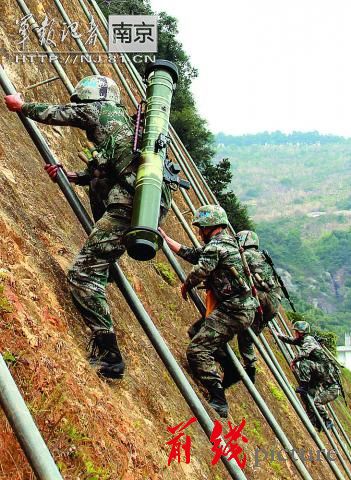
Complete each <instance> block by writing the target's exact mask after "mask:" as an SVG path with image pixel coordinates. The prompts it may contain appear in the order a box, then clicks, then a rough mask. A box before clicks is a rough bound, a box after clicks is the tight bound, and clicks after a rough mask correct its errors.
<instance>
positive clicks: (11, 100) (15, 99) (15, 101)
mask: <svg viewBox="0 0 351 480" xmlns="http://www.w3.org/2000/svg"><path fill="white" fill-rule="evenodd" d="M4 99H5V103H6V106H7V108H8V109H9V110H10V112H20V111H21V110H22V106H23V104H24V100H23V98H22V96H21V94H20V93H14V94H13V95H6V96H5V97H4Z"/></svg>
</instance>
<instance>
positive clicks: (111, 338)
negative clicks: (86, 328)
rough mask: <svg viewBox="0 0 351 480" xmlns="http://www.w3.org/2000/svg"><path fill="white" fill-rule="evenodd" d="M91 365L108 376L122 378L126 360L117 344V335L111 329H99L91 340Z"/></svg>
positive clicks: (100, 373) (101, 373) (104, 375)
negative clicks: (124, 360)
mask: <svg viewBox="0 0 351 480" xmlns="http://www.w3.org/2000/svg"><path fill="white" fill-rule="evenodd" d="M90 344H91V356H90V359H89V363H90V365H92V366H93V367H95V368H97V370H98V374H99V375H102V376H103V377H106V378H122V377H123V373H124V362H123V359H122V355H121V352H120V350H119V348H118V345H117V339H116V335H115V334H114V333H113V332H110V331H109V330H98V331H97V332H95V333H94V335H93V337H92V338H91V340H90Z"/></svg>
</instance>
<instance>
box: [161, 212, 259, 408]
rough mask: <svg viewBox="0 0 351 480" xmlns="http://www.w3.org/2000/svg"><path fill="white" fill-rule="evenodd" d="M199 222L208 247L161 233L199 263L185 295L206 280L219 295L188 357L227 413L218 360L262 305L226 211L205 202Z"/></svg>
mask: <svg viewBox="0 0 351 480" xmlns="http://www.w3.org/2000/svg"><path fill="white" fill-rule="evenodd" d="M193 225H195V226H197V227H198V228H199V234H200V236H201V239H202V240H203V241H204V243H205V245H204V247H202V248H188V247H186V246H184V245H181V244H180V243H178V242H176V241H174V240H173V239H171V238H170V237H168V236H167V235H166V234H165V233H164V232H163V231H161V234H162V235H163V236H164V238H165V240H166V242H167V243H168V245H169V246H170V248H171V249H172V250H173V251H174V252H175V253H177V254H178V255H179V256H180V257H182V258H183V259H184V260H187V261H188V262H190V263H192V264H193V265H194V267H193V269H192V270H191V271H190V273H189V274H188V276H187V278H186V280H185V282H184V284H183V285H182V288H181V291H182V295H183V298H185V299H186V294H187V292H188V291H189V290H190V289H192V288H194V287H196V286H197V285H199V284H200V283H202V282H204V283H205V286H206V288H207V289H211V291H212V292H213V294H214V297H215V299H216V305H215V308H214V310H213V311H212V313H210V314H209V315H207V316H206V318H205V319H204V321H203V322H202V323H201V326H200V328H199V330H198V332H197V333H196V334H195V336H194V337H193V338H192V340H191V343H190V344H189V347H188V349H187V358H188V362H189V365H190V367H191V369H192V371H193V372H194V374H195V376H196V377H197V378H198V379H199V380H200V381H201V383H202V384H203V385H204V386H205V387H206V389H207V390H208V392H209V394H210V399H209V404H210V405H211V407H212V408H213V409H214V410H216V411H217V412H218V414H219V415H220V416H222V417H227V415H228V404H227V401H226V398H225V394H224V389H223V385H222V382H221V377H220V375H219V374H218V372H217V369H216V366H215V360H218V361H219V362H220V363H221V359H222V357H223V349H224V347H225V345H226V343H227V342H229V341H230V340H231V339H232V338H233V337H234V335H235V334H237V333H239V332H240V331H242V330H244V329H246V328H248V327H249V326H250V325H251V323H252V322H253V319H254V316H255V310H256V308H257V306H258V304H257V301H256V300H255V299H254V298H253V297H252V296H251V291H250V288H249V287H248V286H247V284H246V281H245V273H244V270H243V266H242V263H241V259H240V254H239V250H238V246H237V242H236V241H235V239H234V238H233V237H230V236H229V235H228V234H227V233H226V231H225V228H226V227H227V226H228V218H227V214H226V212H225V211H224V210H223V209H222V208H221V207H219V206H217V205H205V206H203V207H200V208H199V209H198V210H197V211H196V212H195V217H194V220H193Z"/></svg>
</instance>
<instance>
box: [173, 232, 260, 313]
mask: <svg viewBox="0 0 351 480" xmlns="http://www.w3.org/2000/svg"><path fill="white" fill-rule="evenodd" d="M178 255H179V256H180V257H182V258H183V259H184V260H186V261H188V262H190V263H192V264H193V265H195V266H194V267H193V269H192V270H191V272H190V273H189V275H188V276H187V278H186V280H185V284H186V285H187V286H188V287H189V288H192V287H195V286H196V285H199V284H200V283H201V282H205V284H206V286H207V287H208V288H211V289H212V291H213V292H214V295H215V296H216V298H217V300H219V301H226V303H227V304H228V303H230V304H231V306H232V307H233V309H236V310H242V309H255V308H257V306H258V303H257V301H256V300H255V298H254V297H252V296H251V292H250V289H249V290H244V289H243V287H242V286H241V285H240V283H239V281H238V280H237V278H235V276H234V275H233V273H232V272H231V271H230V267H232V266H234V267H235V269H236V270H237V272H238V273H239V275H240V277H241V279H242V280H243V281H244V282H245V283H246V277H245V273H244V269H243V266H242V262H241V258H240V254H239V250H238V247H237V243H236V241H235V240H234V239H233V238H232V237H230V236H229V235H228V234H227V233H225V232H220V233H218V234H217V235H214V236H213V237H212V238H211V239H210V241H209V242H208V243H207V244H206V245H205V246H203V247H200V248H188V247H185V246H183V245H182V246H181V248H180V250H179V252H178Z"/></svg>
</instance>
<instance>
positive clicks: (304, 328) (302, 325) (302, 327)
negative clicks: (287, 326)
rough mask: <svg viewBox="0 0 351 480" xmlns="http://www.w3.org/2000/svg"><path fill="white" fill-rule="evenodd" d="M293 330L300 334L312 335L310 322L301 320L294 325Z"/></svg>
mask: <svg viewBox="0 0 351 480" xmlns="http://www.w3.org/2000/svg"><path fill="white" fill-rule="evenodd" d="M293 330H297V331H298V332H300V333H310V331H311V326H310V324H309V323H308V322H305V321H302V320H301V321H298V322H295V323H294V326H293Z"/></svg>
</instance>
